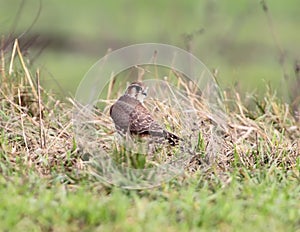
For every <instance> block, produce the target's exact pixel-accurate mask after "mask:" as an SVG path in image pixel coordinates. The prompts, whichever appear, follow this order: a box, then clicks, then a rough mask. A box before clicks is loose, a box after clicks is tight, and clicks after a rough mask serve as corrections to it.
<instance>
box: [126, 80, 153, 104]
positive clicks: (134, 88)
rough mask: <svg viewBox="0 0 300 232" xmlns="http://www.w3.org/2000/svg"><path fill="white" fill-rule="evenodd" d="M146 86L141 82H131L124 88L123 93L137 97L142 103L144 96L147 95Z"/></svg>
mask: <svg viewBox="0 0 300 232" xmlns="http://www.w3.org/2000/svg"><path fill="white" fill-rule="evenodd" d="M147 90H148V87H146V86H145V85H144V84H143V83H142V82H132V83H131V84H130V85H129V86H128V87H127V89H126V91H125V94H126V95H128V96H130V97H132V98H135V99H137V100H138V101H140V102H141V103H143V101H144V98H145V97H146V96H147Z"/></svg>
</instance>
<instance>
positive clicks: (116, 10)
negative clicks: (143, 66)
mask: <svg viewBox="0 0 300 232" xmlns="http://www.w3.org/2000/svg"><path fill="white" fill-rule="evenodd" d="M265 5H266V6H267V8H268V10H266V8H265V11H264V10H263V4H262V2H261V1H258V0H257V1H254V0H253V1H252V0H239V1H218V0H202V1H199V0H187V1H182V0H173V1H161V0H152V1H139V0H114V1H100V0H90V1H83V0H79V1H71V0H65V1H62V0H51V1H50V0H47V1H46V0H42V1H38V0H24V1H22V0H0V32H1V36H4V37H5V38H8V35H11V38H14V37H19V38H20V43H21V45H22V47H23V49H24V50H27V53H26V55H27V56H28V57H29V58H30V59H31V60H32V65H33V66H34V67H35V68H36V67H39V68H40V69H41V73H42V75H41V78H42V83H43V84H44V86H46V87H47V88H51V89H54V90H55V91H57V92H59V93H60V94H62V95H64V96H65V95H68V94H71V95H74V93H75V91H76V88H77V85H78V84H79V82H80V80H81V79H82V78H83V76H84V75H85V73H86V72H87V71H88V70H89V68H90V67H91V66H92V65H93V64H94V63H95V62H96V61H97V60H98V59H100V58H101V57H103V56H104V55H105V53H106V52H107V51H108V50H109V49H112V50H115V49H118V48H121V47H124V46H128V45H131V44H135V43H144V42H156V43H166V44H171V45H175V46H178V47H180V48H183V49H186V50H188V51H190V52H192V53H193V54H194V55H195V56H197V57H198V58H199V59H200V60H202V62H203V63H204V64H206V65H207V67H208V68H209V69H210V70H212V71H216V70H217V79H218V81H219V83H220V85H221V86H222V87H223V88H225V87H231V86H233V85H238V87H240V88H242V89H243V90H246V91H249V92H252V91H263V90H264V88H265V83H266V82H267V83H269V82H270V83H272V85H273V86H274V88H277V87H278V86H280V88H281V89H283V88H286V80H285V79H283V75H284V74H285V75H286V76H288V78H293V77H294V76H295V75H294V64H295V62H296V61H297V59H299V58H300V47H299V41H300V32H299V28H300V7H299V0H288V1H282V0H269V1H265ZM7 49H9V47H7Z"/></svg>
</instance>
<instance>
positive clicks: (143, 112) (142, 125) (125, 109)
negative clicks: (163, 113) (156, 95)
mask: <svg viewBox="0 0 300 232" xmlns="http://www.w3.org/2000/svg"><path fill="white" fill-rule="evenodd" d="M147 90H148V87H146V86H145V85H144V84H143V83H142V82H132V83H131V84H130V85H129V86H128V87H127V89H126V91H125V93H124V94H123V95H122V96H121V97H120V98H119V99H118V100H117V101H116V102H115V103H114V104H113V105H112V106H111V108H110V117H111V118H112V120H113V122H114V124H115V128H116V130H117V132H118V133H119V134H121V135H126V133H129V134H130V135H138V136H140V137H145V136H152V137H156V138H162V139H163V140H165V141H167V142H168V143H169V144H170V145H171V146H175V145H177V144H178V143H179V141H180V140H181V138H180V137H179V136H177V135H175V134H173V133H172V132H169V131H167V130H166V129H165V128H164V127H163V126H161V125H160V124H159V123H158V122H157V121H156V120H155V119H154V118H153V116H152V115H151V113H150V112H149V111H148V109H147V108H146V107H145V106H144V104H143V102H144V99H145V97H146V96H147Z"/></svg>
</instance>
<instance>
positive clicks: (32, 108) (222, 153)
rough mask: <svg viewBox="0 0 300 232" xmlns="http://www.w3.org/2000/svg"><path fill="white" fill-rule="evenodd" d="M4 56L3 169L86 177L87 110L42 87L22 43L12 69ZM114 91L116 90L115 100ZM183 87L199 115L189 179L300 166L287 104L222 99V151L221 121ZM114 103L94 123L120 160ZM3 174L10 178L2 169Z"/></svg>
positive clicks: (299, 133)
mask: <svg viewBox="0 0 300 232" xmlns="http://www.w3.org/2000/svg"><path fill="white" fill-rule="evenodd" d="M1 54H2V56H1V89H0V104H1V109H0V132H1V137H0V148H1V150H0V154H1V157H0V159H1V160H0V162H3V163H5V164H7V165H9V166H11V167H13V168H14V170H18V168H19V166H20V164H22V165H25V166H26V167H28V169H33V170H35V171H37V172H38V173H39V174H40V175H41V176H43V177H47V176H49V175H51V172H52V171H53V170H55V171H58V172H60V171H61V172H65V171H74V170H83V169H84V168H85V165H84V162H83V161H82V159H81V158H80V157H81V154H80V152H78V148H77V145H76V142H75V141H74V133H73V130H72V114H71V113H72V107H73V106H75V107H79V106H78V105H77V103H76V102H75V101H74V100H73V99H70V101H69V103H63V102H61V101H59V100H58V99H57V98H56V97H55V96H54V95H51V94H50V93H47V92H46V91H45V90H44V89H43V88H42V86H40V81H39V80H40V76H41V75H42V74H41V73H40V72H39V70H37V71H36V73H34V74H32V73H31V72H30V70H28V68H27V63H26V61H25V59H24V57H23V55H22V53H21V51H20V49H19V46H18V41H17V40H16V41H15V44H14V47H13V50H12V55H11V59H10V60H9V61H8V60H6V59H5V58H4V56H3V52H2V53H1ZM114 84H115V83H114V82H111V83H110V85H109V91H108V93H107V96H108V97H109V98H111V94H112V92H113V91H112V90H113V89H114ZM178 86H181V88H182V89H183V90H185V91H186V92H187V93H188V94H187V99H185V100H186V101H189V102H190V104H192V105H193V107H194V108H195V109H196V115H197V120H196V121H195V123H194V124H195V125H196V127H195V128H196V129H195V130H191V131H193V133H192V134H189V135H184V136H185V139H187V140H188V139H192V140H193V141H195V143H193V144H190V145H192V147H193V148H194V149H192V150H191V152H190V155H191V156H190V159H189V160H188V162H187V163H186V169H187V171H188V172H194V171H196V170H199V169H200V170H202V171H205V172H207V171H209V172H210V173H219V174H220V176H221V175H222V173H224V172H232V171H233V170H236V169H237V168H246V169H248V170H255V169H257V168H265V167H271V166H274V167H278V168H285V169H286V170H290V169H293V168H294V167H295V166H296V164H297V161H298V160H299V158H298V157H299V153H300V128H299V124H297V122H296V120H295V118H294V117H293V115H292V113H291V112H292V109H290V106H289V105H287V104H284V103H282V102H280V101H279V99H277V98H276V97H275V96H274V95H272V93H270V92H268V93H267V94H266V95H265V97H264V98H263V99H257V98H255V96H252V104H254V106H255V107H254V108H253V107H252V109H251V110H250V108H248V107H247V106H246V105H245V104H244V103H243V102H244V101H243V100H242V99H241V97H240V95H239V94H238V93H237V92H228V91H225V92H222V93H221V92H220V93H219V94H220V96H223V103H222V104H223V105H222V108H223V109H225V112H223V113H224V115H226V116H227V118H226V120H225V121H226V124H224V125H222V128H221V129H220V130H219V131H214V133H217V134H218V141H217V142H218V144H219V147H218V149H216V150H214V147H213V146H214V143H212V142H211V134H212V133H211V130H212V129H211V128H212V127H211V126H212V125H214V124H217V123H218V121H217V120H216V119H215V118H214V117H212V115H211V113H210V111H209V109H208V108H207V106H205V104H203V102H202V101H201V97H200V96H199V94H198V93H197V92H195V91H194V90H195V88H194V87H193V85H191V84H190V83H188V82H186V81H184V79H182V78H178ZM113 102H114V100H102V102H101V103H102V104H104V105H105V107H104V108H103V109H104V110H102V112H97V111H95V114H94V115H93V118H94V121H93V122H92V123H93V124H94V125H95V126H96V128H97V131H98V132H97V133H98V136H99V137H100V138H101V141H102V146H103V148H104V149H106V150H107V151H112V153H113V152H116V150H115V149H116V147H115V145H114V144H112V143H111V138H113V132H114V129H113V128H114V127H113V124H112V122H111V120H110V118H109V116H108V109H109V106H110V105H111V104H113ZM148 103H149V106H151V108H152V109H153V110H157V112H161V119H162V120H163V123H164V124H168V128H171V129H172V130H175V131H177V133H179V132H181V131H182V129H184V128H181V127H180V124H181V123H180V121H179V120H178V112H176V110H175V111H174V109H172V107H171V108H170V107H166V105H163V102H155V101H154V100H153V99H150V100H149V102H148ZM168 106H169V105H168ZM164 110H167V111H168V112H164ZM220 117H223V116H222V115H220ZM223 119H224V118H223ZM194 124H193V125H194ZM191 125H192V124H191ZM197 128H198V129H197ZM190 129H191V128H190ZM103 138H104V139H103ZM107 138H109V139H107ZM208 150H209V154H210V156H208V155H207V154H208V153H207V151H208ZM168 155H169V154H168ZM298 162H299V161H298ZM152 164H153V163H152ZM0 171H1V172H4V171H5V170H4V168H3V167H1V166H0Z"/></svg>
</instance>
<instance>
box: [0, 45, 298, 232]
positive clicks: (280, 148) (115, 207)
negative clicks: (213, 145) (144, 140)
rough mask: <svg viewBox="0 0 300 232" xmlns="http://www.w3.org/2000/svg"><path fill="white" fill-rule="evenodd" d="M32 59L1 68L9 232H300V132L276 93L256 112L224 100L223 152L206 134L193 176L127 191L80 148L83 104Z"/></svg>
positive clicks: (234, 96) (231, 93)
mask: <svg viewBox="0 0 300 232" xmlns="http://www.w3.org/2000/svg"><path fill="white" fill-rule="evenodd" d="M7 55H9V56H11V54H7ZM9 56H6V57H9ZM22 57H23V56H22V53H21V51H19V52H18V51H17V50H16V56H14V57H13V59H7V58H4V57H3V56H2V63H1V68H2V69H1V90H0V101H1V102H0V104H1V108H0V172H1V175H0V195H1V198H0V225H1V228H0V231H20V230H28V231H159V230H162V229H164V230H165V231H208V230H209V231H241V230H243V231H266V230H269V231H299V230H300V220H299V218H300V203H299V202H300V197H299V190H300V187H299V186H300V185H299V182H300V158H299V151H300V140H299V138H300V129H299V123H297V121H296V119H295V118H294V117H293V115H292V112H291V110H290V108H289V106H288V105H287V104H284V103H283V102H281V101H280V99H278V98H277V97H276V95H275V94H274V93H272V91H271V90H270V91H268V92H267V93H266V94H265V96H264V99H262V100H259V99H257V98H256V97H255V96H251V104H249V103H247V102H246V101H244V99H242V97H241V95H240V94H239V93H238V92H237V91H236V90H226V91H224V92H222V95H223V100H224V107H225V109H226V112H227V114H228V116H229V117H228V126H227V128H226V133H224V135H223V137H222V139H223V141H222V149H221V151H222V152H221V153H220V154H218V155H217V156H215V157H213V159H208V157H206V156H205V154H203V149H204V147H205V146H206V144H207V137H206V134H205V133H198V134H197V135H198V136H199V137H198V138H197V141H198V152H200V153H201V152H202V153H201V154H199V153H197V152H196V153H195V154H194V155H193V157H191V160H190V163H189V165H187V167H186V170H185V172H184V174H182V175H179V176H177V177H175V178H173V179H172V180H171V181H170V182H167V183H164V184H162V185H161V186H159V187H156V188H152V189H143V190H126V189H122V188H118V187H116V186H111V185H108V184H105V183H102V182H100V181H99V180H98V179H97V178H96V177H95V176H94V175H93V174H92V172H91V169H90V167H89V165H88V164H87V163H86V161H84V157H83V154H82V152H81V150H80V147H79V145H78V144H77V142H76V141H75V139H74V132H73V130H72V124H71V123H70V120H71V111H72V107H73V105H72V104H71V103H62V102H60V101H59V100H58V99H57V98H56V96H55V95H54V94H51V93H48V92H46V91H44V90H43V88H42V86H40V85H38V84H37V83H38V81H39V78H40V77H39V75H40V74H39V72H38V71H37V72H36V70H29V72H26V69H27V63H26V62H25V61H24V59H22ZM10 65H11V67H12V70H13V72H10V70H9V67H10ZM30 82H33V83H34V85H33V86H31V85H30ZM199 107H200V106H199ZM202 117H203V120H206V121H205V122H206V125H208V124H209V123H208V122H209V120H207V119H206V118H205V117H206V115H205V114H203V115H202ZM107 119H108V116H107V115H106V116H105V115H104V117H103V118H102V121H101V120H100V122H99V127H100V128H101V123H103V124H107V123H106V122H107V121H106V120H107ZM106 126H107V127H108V126H109V124H107V125H106ZM203 127H204V128H203V129H201V132H205V126H203ZM112 130H113V129H110V130H105V131H104V132H105V133H106V134H107V136H111V135H110V133H111V132H112ZM104 132H103V133H104Z"/></svg>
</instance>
